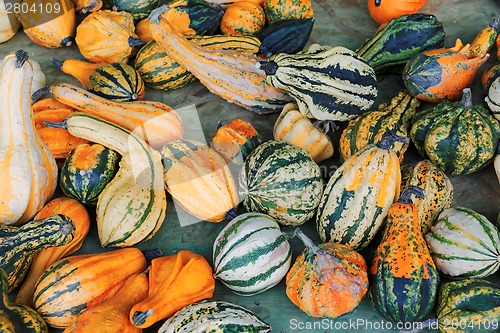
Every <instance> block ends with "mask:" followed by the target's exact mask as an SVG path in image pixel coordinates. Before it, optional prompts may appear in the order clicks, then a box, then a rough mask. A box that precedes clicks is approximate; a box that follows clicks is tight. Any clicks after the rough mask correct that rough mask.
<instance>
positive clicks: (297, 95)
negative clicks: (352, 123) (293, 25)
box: [258, 44, 377, 121]
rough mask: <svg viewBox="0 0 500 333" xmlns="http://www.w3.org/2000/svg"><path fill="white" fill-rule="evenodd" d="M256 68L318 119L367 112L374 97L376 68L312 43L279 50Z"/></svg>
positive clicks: (344, 117) (350, 54)
mask: <svg viewBox="0 0 500 333" xmlns="http://www.w3.org/2000/svg"><path fill="white" fill-rule="evenodd" d="M258 67H259V68H260V69H262V70H264V72H265V73H266V81H267V82H268V83H269V84H270V85H271V86H273V87H276V88H278V89H281V90H283V91H285V92H286V93H288V94H289V95H290V96H292V97H293V98H294V99H295V101H296V102H297V104H298V106H299V109H300V112H301V113H302V114H303V115H305V116H307V117H309V118H315V119H319V120H338V121H345V120H349V119H352V118H354V117H356V116H357V115H359V114H361V113H363V112H365V111H368V110H369V109H370V107H371V105H372V104H373V102H374V101H375V98H376V97H377V78H376V76H375V71H374V70H373V68H371V67H370V66H369V65H368V64H367V63H366V62H365V61H364V60H363V59H361V57H360V56H358V55H357V54H356V53H355V52H353V51H351V50H349V49H347V48H345V47H342V46H336V47H330V46H322V45H319V44H313V45H311V46H309V48H308V49H306V50H304V51H301V52H297V53H295V54H286V53H278V54H275V55H273V56H271V57H270V58H269V59H268V60H266V61H259V63H258Z"/></svg>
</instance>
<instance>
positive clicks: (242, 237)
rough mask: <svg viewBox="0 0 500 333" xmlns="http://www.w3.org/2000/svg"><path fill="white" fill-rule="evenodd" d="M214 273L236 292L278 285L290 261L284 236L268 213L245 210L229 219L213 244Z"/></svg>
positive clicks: (253, 292) (252, 292) (253, 291)
mask: <svg viewBox="0 0 500 333" xmlns="http://www.w3.org/2000/svg"><path fill="white" fill-rule="evenodd" d="M212 254H213V262H214V277H215V278H216V279H218V280H220V281H221V282H222V283H223V284H224V285H225V286H226V287H228V288H229V289H231V290H232V291H233V292H235V293H236V294H239V295H245V296H248V295H256V294H259V293H261V292H263V291H266V290H268V289H270V288H272V287H274V286H275V285H277V284H278V283H279V282H280V281H281V280H282V279H283V277H284V276H285V275H286V273H287V271H288V269H289V268H290V263H291V261H292V251H291V249H290V244H289V243H288V240H287V237H286V236H285V235H284V234H283V233H281V230H280V226H279V224H278V222H276V221H275V220H274V219H273V218H271V217H270V216H267V215H265V214H262V213H244V214H241V215H238V216H237V217H235V218H234V219H232V220H231V221H230V222H229V223H228V224H227V225H226V226H225V227H224V228H223V229H222V230H221V231H220V232H219V234H218V235H217V237H216V238H215V241H214V245H213V251H212Z"/></svg>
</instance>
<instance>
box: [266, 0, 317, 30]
mask: <svg viewBox="0 0 500 333" xmlns="http://www.w3.org/2000/svg"><path fill="white" fill-rule="evenodd" d="M264 11H265V13H266V19H267V23H268V24H272V23H274V22H278V21H282V20H289V19H304V18H310V17H313V15H314V11H313V8H312V3H311V1H310V0H284V1H283V0H265V1H264Z"/></svg>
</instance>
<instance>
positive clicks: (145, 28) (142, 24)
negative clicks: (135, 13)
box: [135, 17, 153, 44]
mask: <svg viewBox="0 0 500 333" xmlns="http://www.w3.org/2000/svg"><path fill="white" fill-rule="evenodd" d="M135 34H136V35H137V37H139V39H140V40H142V42H143V43H144V44H146V43H147V42H149V41H151V40H153V37H151V33H150V32H149V18H147V17H146V18H145V19H142V20H140V21H139V22H137V24H136V25H135Z"/></svg>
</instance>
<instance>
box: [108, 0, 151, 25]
mask: <svg viewBox="0 0 500 333" xmlns="http://www.w3.org/2000/svg"><path fill="white" fill-rule="evenodd" d="M104 5H105V7H106V8H107V9H112V10H114V11H126V12H128V13H130V14H132V16H133V17H134V20H135V21H138V20H140V19H143V18H145V17H147V16H148V15H149V13H150V12H151V11H152V10H153V9H155V8H156V7H158V6H159V5H160V0H138V1H136V0H134V1H131V0H104Z"/></svg>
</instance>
